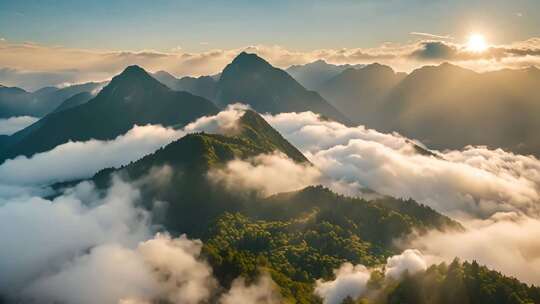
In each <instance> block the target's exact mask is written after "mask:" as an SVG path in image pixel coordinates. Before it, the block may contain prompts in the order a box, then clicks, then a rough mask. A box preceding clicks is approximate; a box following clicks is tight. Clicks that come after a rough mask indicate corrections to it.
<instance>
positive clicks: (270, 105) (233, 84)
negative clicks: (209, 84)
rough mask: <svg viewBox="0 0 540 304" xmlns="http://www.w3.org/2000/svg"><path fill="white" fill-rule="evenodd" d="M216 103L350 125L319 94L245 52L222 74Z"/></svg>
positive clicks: (222, 105) (221, 105)
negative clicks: (311, 114) (307, 114)
mask: <svg viewBox="0 0 540 304" xmlns="http://www.w3.org/2000/svg"><path fill="white" fill-rule="evenodd" d="M214 100H215V102H216V103H217V104H218V105H219V106H220V107H225V106H227V105H228V104H232V103H236V102H242V103H245V104H248V105H250V106H251V107H252V108H253V109H254V110H256V111H257V112H260V113H273V114H276V113H284V112H300V111H302V112H303V111H313V112H315V113H319V114H321V115H323V116H325V117H327V118H331V119H334V120H337V121H341V122H345V123H348V122H349V121H348V119H347V118H346V117H345V116H344V115H343V114H341V113H340V112H339V111H338V110H337V109H336V108H334V107H333V106H332V105H330V104H329V103H328V102H327V101H326V100H324V98H322V97H321V96H320V95H319V94H318V93H316V92H313V91H308V90H306V89H305V88H304V87H302V85H300V84H299V83H298V82H297V81H296V80H294V79H293V78H292V77H291V76H290V75H289V74H287V72H285V71H283V70H280V69H278V68H275V67H273V66H272V65H270V64H269V63H268V62H266V61H265V60H264V59H262V58H260V57H258V56H257V55H255V54H247V53H245V52H242V53H241V54H240V55H238V56H237V57H236V58H235V59H234V60H233V61H232V62H231V63H230V64H229V65H227V66H226V67H225V69H224V70H223V72H222V73H221V78H220V80H219V82H218V84H217V89H216V97H215V99H214Z"/></svg>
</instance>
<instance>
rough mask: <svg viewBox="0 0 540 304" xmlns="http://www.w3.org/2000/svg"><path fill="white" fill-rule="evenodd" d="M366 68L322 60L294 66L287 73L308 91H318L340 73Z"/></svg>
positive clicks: (360, 65)
mask: <svg viewBox="0 0 540 304" xmlns="http://www.w3.org/2000/svg"><path fill="white" fill-rule="evenodd" d="M364 66H365V65H364V64H342V65H336V64H331V63H327V62H326V61H324V60H321V59H320V60H317V61H314V62H311V63H307V64H303V65H292V66H290V67H288V68H287V69H286V70H285V71H286V72H287V73H289V74H290V75H291V76H292V77H293V78H294V79H296V81H298V82H299V83H300V84H301V85H303V86H304V87H305V88H307V89H308V90H316V89H317V88H319V86H320V85H322V84H323V83H325V82H326V81H328V80H330V79H332V78H333V77H335V76H337V75H338V74H339V73H341V72H343V71H345V70H347V69H360V68H363V67H364Z"/></svg>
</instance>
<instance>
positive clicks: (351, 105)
mask: <svg viewBox="0 0 540 304" xmlns="http://www.w3.org/2000/svg"><path fill="white" fill-rule="evenodd" d="M539 87H540V71H539V70H538V69H536V68H528V69H523V70H501V71H495V72H486V73H477V72H473V71H471V70H467V69H464V68H461V67H458V66H455V65H451V64H441V65H439V66H426V67H423V68H420V69H417V70H414V71H413V72H412V73H410V74H408V75H405V74H402V73H395V72H394V71H393V70H392V69H391V68H390V67H387V66H382V65H378V64H373V65H369V66H367V67H365V68H362V69H349V70H346V71H344V72H343V73H341V74H340V75H338V76H336V77H334V78H333V79H331V80H329V81H327V82H326V83H324V84H322V85H320V86H319V88H317V90H318V91H319V92H320V93H321V95H322V96H324V97H325V98H326V99H327V100H328V101H329V102H331V103H332V104H333V105H334V106H335V107H336V108H337V109H338V110H340V111H341V112H342V113H346V115H347V117H348V118H349V119H350V120H352V121H354V122H355V123H358V124H364V125H366V126H368V127H370V128H374V129H376V130H381V131H385V132H391V131H397V132H400V133H401V134H404V135H406V136H408V137H412V138H415V139H418V140H420V141H422V142H424V143H426V144H428V145H429V146H430V147H433V148H436V149H460V148H463V147H465V146H467V145H486V146H489V147H491V148H504V149H508V150H511V151H515V152H517V153H524V154H534V155H536V156H540V154H539V153H540V152H538V151H540V140H539V139H538V136H536V134H535V131H534V130H536V129H538V128H539V127H540V122H539V120H538V119H537V118H536V114H535V113H539V110H540V97H539V95H538V93H537V91H538V88H539Z"/></svg>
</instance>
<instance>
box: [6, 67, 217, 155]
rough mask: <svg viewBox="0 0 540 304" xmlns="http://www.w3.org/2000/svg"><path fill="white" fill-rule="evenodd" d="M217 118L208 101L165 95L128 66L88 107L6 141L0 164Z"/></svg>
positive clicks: (60, 114) (59, 115)
mask: <svg viewBox="0 0 540 304" xmlns="http://www.w3.org/2000/svg"><path fill="white" fill-rule="evenodd" d="M217 112H218V109H217V107H216V106H215V105H214V104H213V103H212V102H211V101H209V100H207V99H205V98H203V97H199V96H195V95H192V94H190V93H187V92H177V91H173V90H171V89H169V88H168V87H166V86H165V85H163V84H162V83H160V82H159V81H157V80H156V79H154V78H153V77H151V76H150V75H149V74H148V73H146V72H145V71H144V70H143V69H142V68H140V67H137V66H130V67H128V68H126V69H125V70H124V71H123V72H122V73H121V74H119V75H118V76H116V77H114V78H113V79H112V81H111V82H110V83H109V84H108V85H107V86H106V87H105V88H103V89H102V90H101V92H100V93H99V94H98V95H97V96H96V97H95V98H93V99H91V100H90V101H88V102H86V103H83V104H81V105H79V106H74V107H71V108H69V107H67V109H64V110H62V111H56V112H54V113H51V114H49V115H47V116H46V117H44V118H43V119H41V120H40V121H38V122H36V123H35V124H34V125H32V126H29V127H28V128H26V129H23V130H21V131H19V132H18V133H15V134H13V135H12V136H11V140H10V142H9V145H8V146H7V147H6V148H5V149H4V150H3V151H2V152H1V153H0V161H1V160H5V159H8V158H12V157H15V156H17V155H26V156H31V155H33V154H35V153H38V152H44V151H47V150H50V149H52V148H54V147H56V146H57V145H60V144H63V143H66V142H68V141H70V140H72V141H86V140H89V139H101V140H105V139H112V138H115V137H116V136H118V135H121V134H124V133H125V132H127V131H128V130H129V129H131V128H132V127H133V125H135V124H137V125H145V124H161V125H164V126H183V125H185V124H187V123H189V122H191V121H193V120H195V119H197V118H199V117H201V116H204V115H212V114H215V113H217Z"/></svg>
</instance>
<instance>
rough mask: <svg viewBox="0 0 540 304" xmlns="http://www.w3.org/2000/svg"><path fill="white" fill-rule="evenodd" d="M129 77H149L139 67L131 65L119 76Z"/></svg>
mask: <svg viewBox="0 0 540 304" xmlns="http://www.w3.org/2000/svg"><path fill="white" fill-rule="evenodd" d="M127 75H131V76H134V75H148V73H147V72H146V71H145V70H144V69H143V68H141V67H140V66H138V65H130V66H128V67H127V68H125V69H124V71H122V73H120V75H119V76H127Z"/></svg>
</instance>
